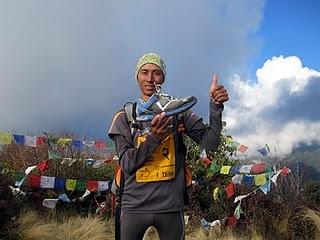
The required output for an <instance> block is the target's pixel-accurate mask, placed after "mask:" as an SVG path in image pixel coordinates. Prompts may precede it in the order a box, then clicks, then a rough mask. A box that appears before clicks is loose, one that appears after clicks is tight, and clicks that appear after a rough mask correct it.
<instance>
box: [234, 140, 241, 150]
mask: <svg viewBox="0 0 320 240" xmlns="http://www.w3.org/2000/svg"><path fill="white" fill-rule="evenodd" d="M232 146H233V147H234V148H236V149H238V147H239V146H240V143H239V142H237V141H233V142H232Z"/></svg>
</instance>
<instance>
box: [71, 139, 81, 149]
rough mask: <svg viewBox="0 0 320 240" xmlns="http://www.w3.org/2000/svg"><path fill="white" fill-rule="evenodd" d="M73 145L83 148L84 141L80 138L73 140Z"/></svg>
mask: <svg viewBox="0 0 320 240" xmlns="http://www.w3.org/2000/svg"><path fill="white" fill-rule="evenodd" d="M72 146H73V147H74V148H75V149H77V150H81V149H82V148H83V144H82V141H80V140H73V141H72Z"/></svg>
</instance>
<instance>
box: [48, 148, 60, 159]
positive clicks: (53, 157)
mask: <svg viewBox="0 0 320 240" xmlns="http://www.w3.org/2000/svg"><path fill="white" fill-rule="evenodd" d="M48 158H49V159H60V158H61V157H60V156H58V154H56V153H55V152H53V151H52V150H50V149H48Z"/></svg>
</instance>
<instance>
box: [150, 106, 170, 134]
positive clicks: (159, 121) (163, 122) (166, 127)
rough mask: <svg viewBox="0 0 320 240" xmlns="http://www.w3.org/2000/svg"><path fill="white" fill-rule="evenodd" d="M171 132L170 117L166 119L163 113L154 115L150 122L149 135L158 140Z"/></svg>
mask: <svg viewBox="0 0 320 240" xmlns="http://www.w3.org/2000/svg"><path fill="white" fill-rule="evenodd" d="M171 132H172V117H167V116H166V114H165V113H164V112H162V113H160V114H158V115H156V116H155V117H154V118H153V119H152V121H151V134H152V135H153V136H154V137H156V138H158V139H160V140H163V139H165V138H166V137H167V136H168V135H169V133H171Z"/></svg>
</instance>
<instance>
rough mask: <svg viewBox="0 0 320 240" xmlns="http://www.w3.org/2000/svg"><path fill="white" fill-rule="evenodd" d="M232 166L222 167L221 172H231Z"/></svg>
mask: <svg viewBox="0 0 320 240" xmlns="http://www.w3.org/2000/svg"><path fill="white" fill-rule="evenodd" d="M230 169H231V166H222V167H221V169H220V174H229V172H230Z"/></svg>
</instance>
